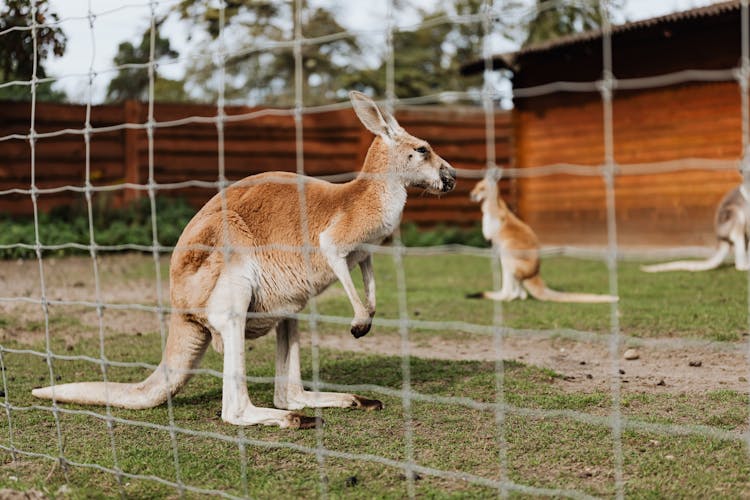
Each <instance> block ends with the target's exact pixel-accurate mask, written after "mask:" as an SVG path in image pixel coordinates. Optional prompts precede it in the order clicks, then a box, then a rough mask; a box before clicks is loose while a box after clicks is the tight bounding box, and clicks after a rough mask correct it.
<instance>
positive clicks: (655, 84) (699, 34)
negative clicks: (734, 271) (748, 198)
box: [463, 0, 742, 245]
mask: <svg viewBox="0 0 750 500" xmlns="http://www.w3.org/2000/svg"><path fill="white" fill-rule="evenodd" d="M611 33H612V35H611V42H612V45H611V47H612V71H613V74H614V77H615V79H616V80H617V86H616V88H615V91H614V94H613V107H612V111H613V114H612V123H613V135H614V160H615V163H616V164H617V165H618V167H619V172H620V173H619V175H618V176H617V177H616V183H615V186H616V212H617V229H618V238H619V241H620V242H621V243H624V244H667V245H677V244H712V243H713V242H714V237H713V233H712V226H713V214H714V209H715V207H716V205H717V203H718V202H719V200H720V199H721V197H722V195H723V194H724V193H725V192H726V191H728V190H729V189H731V188H732V187H733V186H735V185H736V184H737V183H738V182H739V181H740V175H739V173H738V167H739V163H740V159H741V156H742V113H741V91H740V85H739V83H738V80H737V78H738V77H737V75H738V71H737V68H739V67H740V62H741V61H740V60H741V24H740V2H739V1H736V0H735V1H730V2H721V3H717V4H714V5H711V6H708V7H703V8H696V9H692V10H688V11H683V12H677V13H673V14H670V15H666V16H662V17H657V18H652V19H646V20H643V21H637V22H630V23H626V24H623V25H617V26H613V27H612V32H611ZM602 61H603V40H602V33H601V32H600V31H593V32H586V33H581V34H577V35H573V36H569V37H564V38H560V39H556V40H554V41H551V42H547V43H544V44H539V45H535V46H530V47H527V48H524V49H522V50H519V51H518V52H515V53H511V54H502V55H497V56H495V57H493V61H492V63H493V67H494V68H496V69H505V70H510V71H512V74H513V76H512V79H513V89H514V110H513V135H514V154H513V157H514V162H513V164H512V166H514V167H518V168H520V169H527V168H528V169H530V168H534V167H540V166H550V165H559V164H573V165H583V166H600V165H602V164H603V162H604V154H605V151H604V144H605V141H604V109H603V104H602V102H603V101H602V94H601V93H600V91H599V89H600V87H597V85H596V84H595V82H596V81H597V80H602V75H603V71H602V70H603V62H602ZM484 66H485V63H484V61H476V62H474V63H470V64H467V65H466V66H465V67H464V68H463V71H464V72H465V73H466V74H471V73H477V72H480V71H482V70H483V69H484ZM555 82H557V83H555ZM561 82H570V83H561ZM576 82H577V83H576ZM585 82H588V83H590V85H589V84H587V83H585ZM574 88H575V89H577V90H578V91H572V90H573V89H574ZM582 89H583V90H584V91H580V90H582ZM658 169H662V173H656V172H657V170H658ZM664 170H671V171H670V172H664ZM514 193H515V195H514V196H515V197H516V198H515V199H514V200H511V201H512V202H513V204H514V205H516V206H517V208H518V211H519V213H520V215H521V217H522V218H523V219H524V220H525V221H527V222H528V223H529V224H530V225H531V226H532V227H533V228H534V229H535V230H536V231H537V233H538V234H539V236H540V238H541V240H542V241H543V242H545V243H603V242H606V234H607V233H606V203H605V189H604V182H603V178H602V177H600V176H585V175H548V176H532V177H528V176H526V175H524V176H523V177H521V178H519V179H518V180H517V181H516V185H515V189H514Z"/></svg>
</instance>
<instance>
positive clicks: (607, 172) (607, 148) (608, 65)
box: [599, 0, 625, 499]
mask: <svg viewBox="0 0 750 500" xmlns="http://www.w3.org/2000/svg"><path fill="white" fill-rule="evenodd" d="M609 7H610V3H609V0H600V2H599V9H600V13H601V16H602V81H601V84H600V92H601V97H602V108H603V131H604V137H603V140H604V169H603V174H604V185H605V191H606V192H605V197H606V198H605V199H606V208H607V269H608V272H609V294H610V295H612V296H614V297H617V296H618V285H617V214H616V196H615V176H616V175H617V166H616V164H615V151H614V144H615V142H614V141H615V138H614V128H613V116H612V113H613V109H612V108H613V103H612V99H613V92H614V89H615V83H616V80H615V75H614V68H613V61H612V26H611V24H610V19H609V14H610V11H609ZM619 317H620V315H619V302H612V304H611V305H610V341H609V356H610V363H611V370H610V381H611V384H610V389H611V397H612V410H611V411H612V413H611V415H610V418H611V420H612V441H613V459H614V474H615V478H614V479H615V496H616V497H617V498H618V499H622V498H624V496H625V492H624V486H625V484H624V479H623V454H622V414H621V409H620V399H621V396H620V345H621V344H622V339H621V336H620V319H619Z"/></svg>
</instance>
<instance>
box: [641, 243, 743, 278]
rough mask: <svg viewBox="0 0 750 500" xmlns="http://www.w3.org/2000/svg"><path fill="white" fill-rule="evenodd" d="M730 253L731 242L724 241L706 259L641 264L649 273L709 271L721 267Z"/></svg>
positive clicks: (643, 269)
mask: <svg viewBox="0 0 750 500" xmlns="http://www.w3.org/2000/svg"><path fill="white" fill-rule="evenodd" d="M728 253H729V243H728V242H726V241H722V242H720V243H719V248H717V249H716V252H715V253H714V254H713V255H712V256H711V257H709V258H707V259H706V260H677V261H674V262H665V263H664V264H653V265H650V266H641V271H645V272H647V273H661V272H664V271H709V270H711V269H716V268H717V267H719V266H720V265H721V263H722V261H724V257H726V256H727V254H728Z"/></svg>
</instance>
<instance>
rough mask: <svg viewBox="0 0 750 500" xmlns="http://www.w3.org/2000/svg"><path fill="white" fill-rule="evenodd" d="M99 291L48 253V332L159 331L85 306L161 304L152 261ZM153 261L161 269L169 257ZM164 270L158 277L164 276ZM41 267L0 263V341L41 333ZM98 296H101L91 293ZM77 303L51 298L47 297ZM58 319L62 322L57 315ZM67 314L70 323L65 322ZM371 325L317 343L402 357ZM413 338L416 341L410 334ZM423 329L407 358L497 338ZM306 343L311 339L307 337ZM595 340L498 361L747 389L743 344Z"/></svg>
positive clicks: (512, 340)
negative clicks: (613, 346)
mask: <svg viewBox="0 0 750 500" xmlns="http://www.w3.org/2000/svg"><path fill="white" fill-rule="evenodd" d="M98 262H99V263H98V269H97V271H98V274H99V280H98V282H99V290H98V292H97V289H96V286H95V283H96V280H95V279H94V268H93V265H92V261H91V259H90V258H89V257H66V258H65V259H64V261H63V260H62V259H55V258H48V259H45V260H44V269H43V273H44V292H45V293H44V295H45V297H46V298H47V299H48V300H51V301H53V302H52V303H51V304H50V306H49V316H50V318H51V319H52V327H51V328H50V333H51V334H52V335H61V336H63V338H65V339H66V342H67V343H68V344H69V345H70V346H71V348H72V346H74V345H75V343H76V341H77V340H78V339H81V338H85V337H90V336H95V335H99V331H100V330H99V328H100V326H101V328H102V330H103V332H104V334H105V335H108V334H121V333H131V334H137V333H141V332H153V331H157V330H158V329H159V319H158V315H157V314H156V313H154V312H149V311H142V310H132V309H124V310H120V309H117V308H105V309H104V314H103V316H102V318H101V323H100V320H99V316H98V314H97V311H96V308H95V307H92V306H91V304H92V303H97V302H98V300H97V298H98V299H99V300H100V301H101V302H104V303H107V304H121V305H127V304H140V305H147V306H156V305H157V304H158V303H159V297H160V296H161V302H162V303H163V304H168V302H169V293H168V280H166V279H162V280H161V281H160V282H159V283H160V286H161V290H158V289H157V286H156V280H155V279H154V277H155V276H156V271H155V263H154V261H153V259H151V258H149V257H144V256H143V255H137V254H126V255H114V256H106V257H103V258H100V259H99V261H98ZM160 265H161V266H162V267H163V268H164V269H166V266H167V265H168V260H167V259H166V258H162V259H161V260H160ZM162 276H164V273H162ZM41 283H42V280H41V276H40V272H39V264H38V262H37V261H35V260H24V261H0V341H1V340H9V339H13V340H15V341H19V342H22V343H36V342H38V341H39V340H40V339H42V338H43V337H44V335H45V328H44V322H43V318H44V315H43V313H42V306H41V305H40V304H39V303H38V302H37V303H30V302H28V300H27V299H33V300H36V301H39V300H40V299H41V297H42V286H41ZM97 295H98V297H97ZM59 300H65V301H67V302H79V303H78V304H64V305H60V304H55V302H54V301H59ZM60 318H62V319H60ZM71 318H72V319H71ZM375 330H376V331H374V332H371V333H370V334H368V335H367V336H366V337H364V338H361V339H359V340H357V339H354V338H353V337H352V336H351V335H350V334H349V333H348V331H347V329H346V328H344V327H342V332H341V334H340V335H323V336H321V347H325V348H331V349H339V350H346V351H354V352H366V353H370V354H383V355H394V356H400V355H401V354H402V352H401V338H400V337H399V336H398V335H392V334H382V333H380V334H379V333H378V332H377V329H375ZM415 338H416V337H415ZM424 338H425V336H424V335H423V334H420V335H419V338H416V340H412V341H410V342H409V354H410V355H411V356H416V357H422V358H437V359H455V360H485V361H486V360H494V359H496V358H497V353H496V351H495V348H494V347H493V345H494V340H493V339H492V338H490V337H486V336H480V335H476V336H472V337H471V338H470V339H469V340H466V339H463V338H462V339H449V338H448V339H446V338H443V337H442V336H441V337H435V338H428V340H427V341H425V340H424ZM306 341H307V342H308V343H309V337H308V338H307V339H306ZM608 341H609V339H607V338H606V337H602V338H601V339H600V340H597V341H582V340H580V339H570V338H559V337H558V338H550V337H549V336H540V335H527V336H522V335H519V334H513V335H510V336H506V337H504V338H503V339H502V351H501V353H500V354H501V357H502V358H503V359H506V360H517V361H520V362H523V363H527V364H531V365H535V366H541V367H545V368H549V369H552V370H554V371H555V372H557V373H559V374H561V375H562V382H561V384H562V386H563V387H565V388H567V389H569V390H570V391H574V392H592V391H597V390H604V391H608V390H609V389H610V387H611V384H612V382H613V378H612V377H613V376H616V377H619V379H620V383H621V388H622V390H623V391H634V392H649V393H662V392H668V393H675V392H681V393H682V392H684V393H692V392H694V393H702V392H707V391H715V390H722V389H731V390H735V391H741V392H745V393H747V392H750V382H748V379H750V364H749V363H748V356H747V353H748V347H750V344H745V343H726V342H721V343H720V342H702V341H681V340H674V339H665V340H646V339H644V340H642V341H639V342H638V344H639V345H637V346H636V349H637V351H638V354H639V357H638V359H635V360H626V359H624V358H623V352H624V350H625V348H626V346H625V345H620V346H618V349H617V353H616V355H615V356H614V357H613V356H612V354H611V352H610V346H609V344H608ZM627 347H633V346H627Z"/></svg>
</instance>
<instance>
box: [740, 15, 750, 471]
mask: <svg viewBox="0 0 750 500" xmlns="http://www.w3.org/2000/svg"><path fill="white" fill-rule="evenodd" d="M749 10H750V8H749V6H748V0H740V44H741V47H740V54H741V59H740V70H739V72H738V73H739V74H738V75H737V79H738V83H739V90H740V106H741V117H742V152H741V154H742V161H741V162H740V174H742V184H741V186H742V187H741V191H740V194H741V195H742V196H743V197H744V198H745V203H750V200H748V199H747V196H748V193H750V13H749V12H748V11H749ZM744 215H745V217H746V218H747V217H750V210H747V209H746V210H745V214H744ZM745 231H747V229H745ZM746 236H747V233H746ZM745 259H746V261H745V264H750V254H748V253H746V254H745ZM747 327H748V329H750V268H748V269H747ZM745 359H747V361H748V365H750V338H748V341H747V343H746V346H745ZM749 369H750V367H749ZM747 378H748V380H750V376H749V377H747ZM749 392H750V391H749ZM748 409H750V400H748ZM748 424H750V415H749V416H748ZM745 452H746V453H747V456H748V457H750V433H746V434H745Z"/></svg>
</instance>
